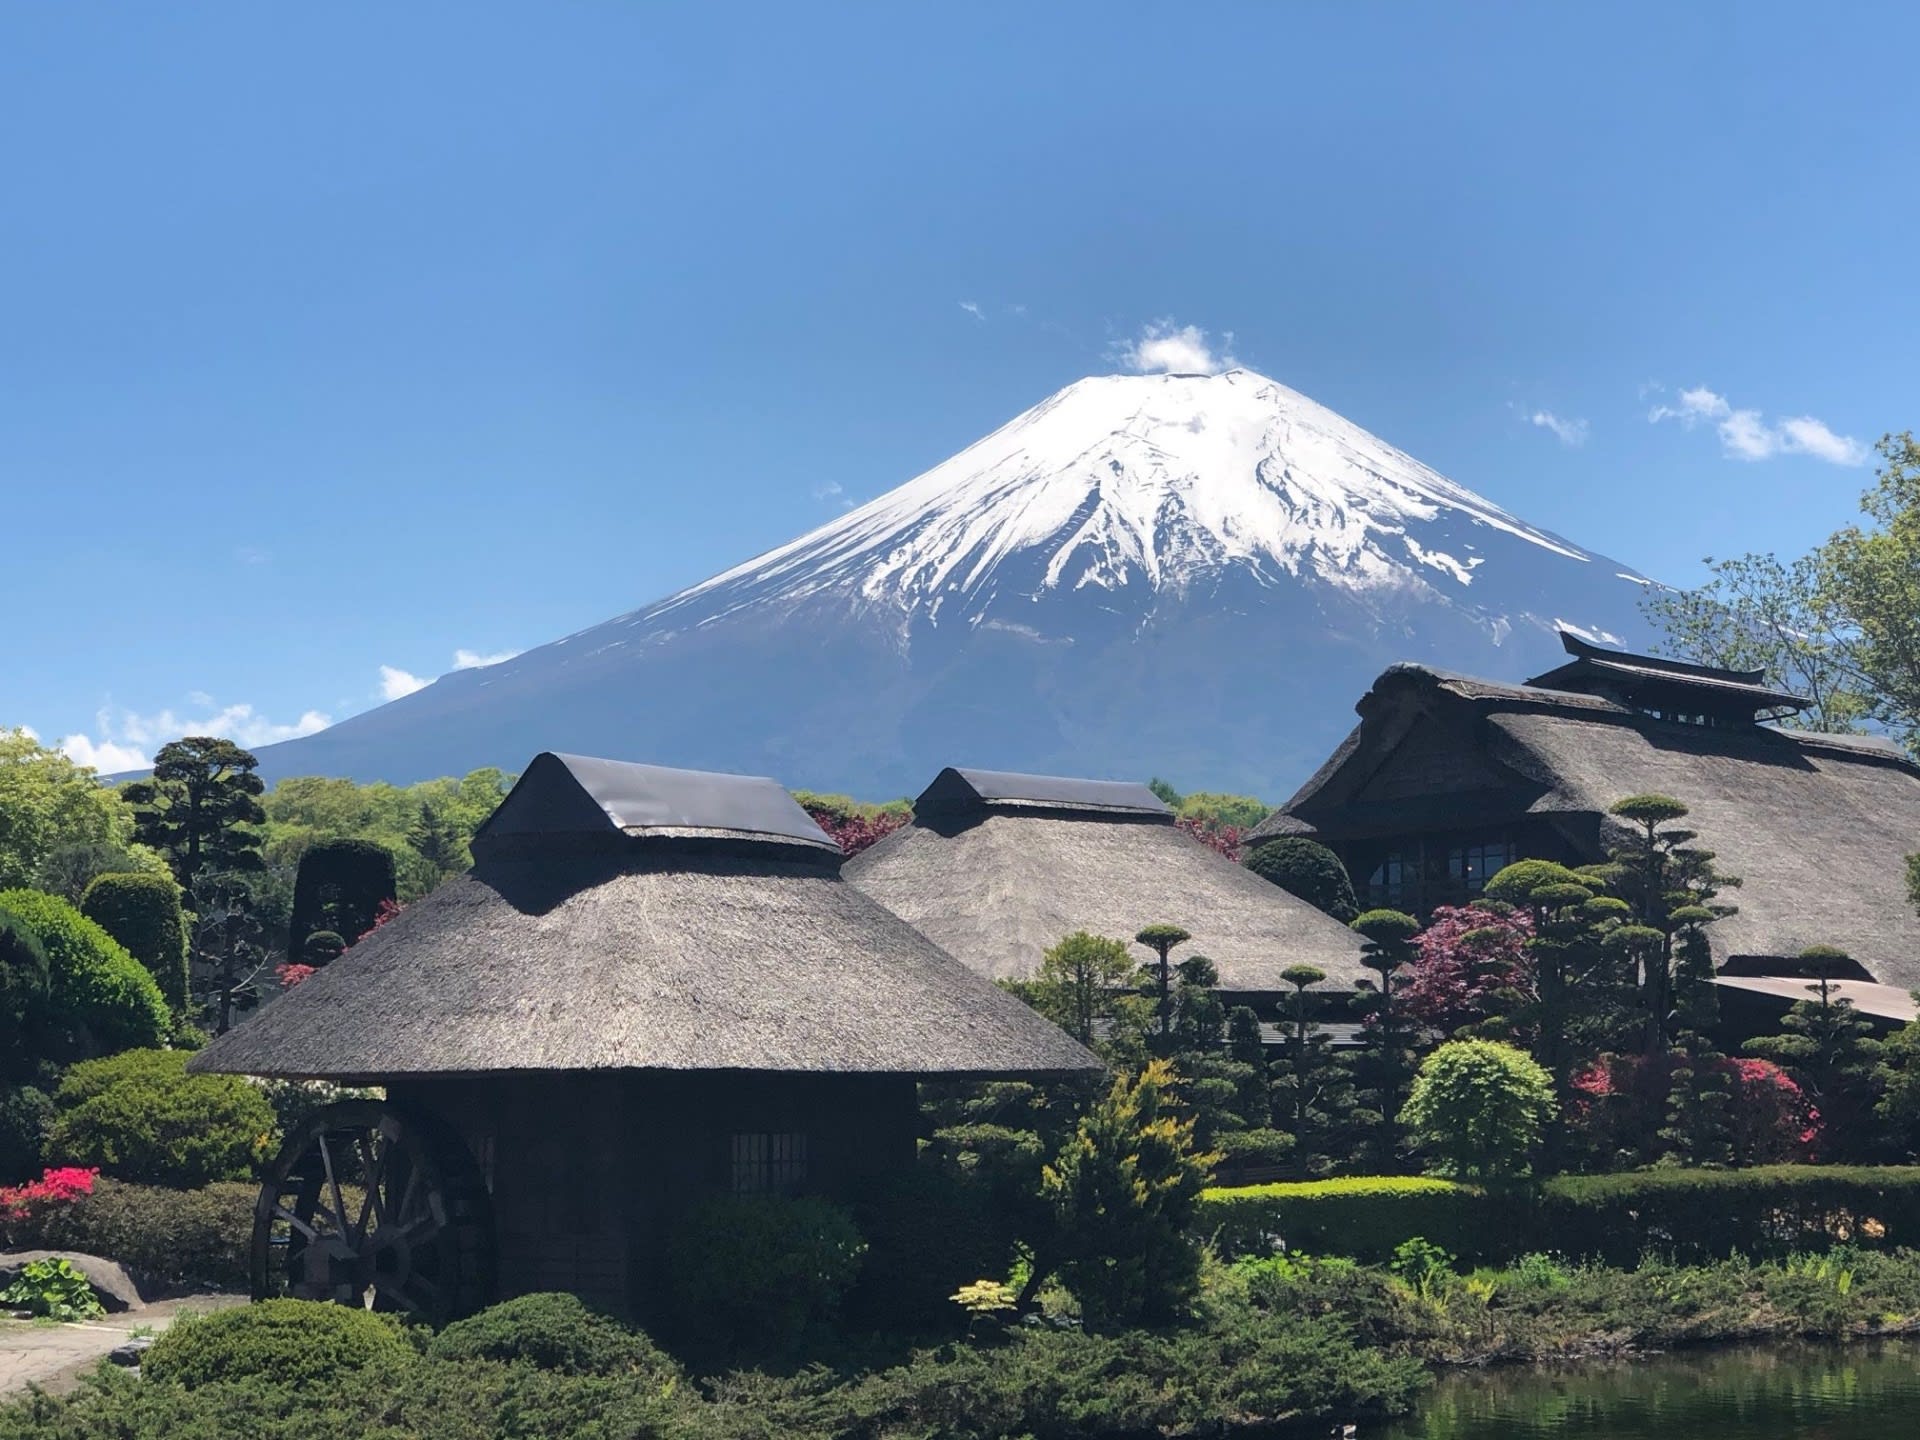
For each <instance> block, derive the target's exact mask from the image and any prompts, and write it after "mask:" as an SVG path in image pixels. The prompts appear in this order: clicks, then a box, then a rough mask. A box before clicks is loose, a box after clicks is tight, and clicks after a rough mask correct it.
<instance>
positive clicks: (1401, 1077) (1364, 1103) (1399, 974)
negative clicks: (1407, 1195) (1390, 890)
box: [1353, 910, 1420, 1168]
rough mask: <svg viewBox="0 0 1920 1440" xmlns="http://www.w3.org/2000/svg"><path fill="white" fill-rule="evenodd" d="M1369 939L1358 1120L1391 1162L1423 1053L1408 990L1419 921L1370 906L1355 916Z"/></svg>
mask: <svg viewBox="0 0 1920 1440" xmlns="http://www.w3.org/2000/svg"><path fill="white" fill-rule="evenodd" d="M1353 928H1354V930H1356V931H1357V932H1359V934H1360V935H1361V936H1362V937H1363V938H1364V939H1365V941H1366V948H1365V950H1364V951H1363V952H1362V954H1361V962H1360V963H1361V964H1363V965H1365V966H1366V967H1367V969H1368V970H1370V971H1372V972H1373V978H1372V979H1370V980H1362V981H1361V982H1360V993H1359V996H1358V997H1357V1007H1356V1008H1357V1009H1358V1010H1359V1012H1360V1015H1361V1018H1362V1020H1363V1022H1364V1024H1363V1026H1362V1028H1361V1032H1360V1055H1359V1058H1358V1060H1357V1062H1356V1064H1355V1067H1354V1070H1355V1076H1354V1078H1355V1079H1356V1080H1357V1081H1358V1082H1359V1092H1358V1097H1357V1098H1358V1100H1359V1104H1360V1108H1359V1110H1357V1111H1356V1112H1355V1115H1354V1119H1355V1122H1356V1123H1357V1124H1358V1125H1360V1126H1362V1127H1363V1128H1365V1129H1367V1130H1369V1131H1371V1134H1370V1136H1369V1137H1368V1141H1369V1143H1368V1148H1369V1150H1370V1152H1371V1155H1370V1158H1371V1159H1372V1161H1373V1163H1374V1164H1376V1165H1379V1166H1383V1167H1387V1168H1392V1167H1393V1166H1394V1165H1396V1164H1397V1163H1398V1160H1399V1155H1400V1109H1401V1107H1402V1106H1403V1105H1405V1104H1406V1101H1407V1091H1408V1087H1409V1086H1410V1085H1411V1084H1412V1083H1413V1074H1414V1069H1415V1067H1416V1065H1417V1064H1418V1063H1419V1061H1418V1057H1417V1056H1416V1055H1415V1054H1414V1036H1415V1030H1416V1027H1415V1024H1414V1021H1413V1017H1412V1015H1410V1014H1409V1013H1408V1007H1407V999H1406V996H1405V994H1404V991H1405V989H1406V987H1407V984H1408V982H1409V981H1410V980H1411V978H1412V965H1413V958H1414V950H1413V938H1414V936H1416V935H1418V934H1419V933H1420V922H1419V921H1418V920H1415V919H1414V918H1413V917H1412V916H1411V915H1407V914H1403V913H1402V912H1400V911H1398V910H1369V911H1367V912H1366V914H1364V915H1361V916H1359V917H1358V918H1356V919H1355V920H1354V922H1353Z"/></svg>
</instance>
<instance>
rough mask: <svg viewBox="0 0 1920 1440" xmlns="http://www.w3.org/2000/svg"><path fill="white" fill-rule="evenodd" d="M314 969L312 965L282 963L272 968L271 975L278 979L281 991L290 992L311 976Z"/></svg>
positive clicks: (292, 962) (293, 962) (291, 962)
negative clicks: (276, 976)
mask: <svg viewBox="0 0 1920 1440" xmlns="http://www.w3.org/2000/svg"><path fill="white" fill-rule="evenodd" d="M316 968H317V967H315V966H312V965H301V964H299V963H298V962H295V961H283V962H282V963H281V964H278V965H276V966H274V967H273V973H274V974H276V975H278V976H279V977H280V988H281V989H282V990H291V989H293V987H294V986H296V985H298V984H299V983H300V982H301V981H302V980H305V979H306V978H307V977H309V976H310V975H312V974H313V973H314V971H315V969H316Z"/></svg>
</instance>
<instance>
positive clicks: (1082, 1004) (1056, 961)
mask: <svg viewBox="0 0 1920 1440" xmlns="http://www.w3.org/2000/svg"><path fill="white" fill-rule="evenodd" d="M1138 985H1139V967H1138V966H1137V965H1135V964H1134V963H1133V954H1132V952H1131V951H1129V950H1128V949H1127V945H1126V942H1125V941H1124V940H1114V939H1110V938H1108V937H1107V936H1104V935H1095V934H1092V933H1091V932H1089V931H1086V930H1076V931H1074V932H1073V934H1071V935H1069V936H1067V937H1066V938H1065V939H1063V940H1061V942H1060V943H1059V944H1058V945H1055V946H1053V947H1052V948H1050V949H1049V950H1047V951H1046V952H1045V953H1044V954H1042V955H1041V957H1040V968H1039V969H1038V970H1036V971H1035V972H1034V975H1033V978H1032V979H1031V980H1027V981H1023V982H1021V983H1020V984H1018V985H1017V986H1014V987H1012V988H1013V989H1014V991H1015V993H1016V994H1018V995H1019V996H1020V997H1021V999H1023V1000H1025V1001H1026V1002H1027V1003H1028V1004H1029V1005H1031V1006H1033V1008H1034V1009H1036V1010H1038V1011H1039V1012H1040V1013H1041V1014H1042V1015H1044V1016H1046V1017H1047V1019H1049V1020H1051V1021H1053V1023H1054V1024H1056V1025H1058V1026H1059V1027H1060V1028H1061V1029H1062V1030H1065V1031H1066V1032H1067V1033H1068V1034H1069V1035H1071V1036H1073V1038H1074V1039H1076V1040H1078V1041H1079V1042H1080V1043H1081V1044H1082V1045H1086V1046H1093V1045H1094V1044H1095V1043H1096V1042H1097V1040H1099V1039H1100V1038H1103V1037H1101V1034H1100V1032H1101V1031H1102V1030H1103V1029H1109V1028H1110V1026H1111V1022H1112V1021H1113V1020H1114V1018H1115V1016H1116V1013H1117V1011H1116V1003H1117V1001H1118V1000H1120V999H1121V998H1122V997H1126V998H1134V997H1127V996H1126V992H1127V991H1128V990H1129V989H1137V988H1138ZM1105 1038H1111V1037H1105Z"/></svg>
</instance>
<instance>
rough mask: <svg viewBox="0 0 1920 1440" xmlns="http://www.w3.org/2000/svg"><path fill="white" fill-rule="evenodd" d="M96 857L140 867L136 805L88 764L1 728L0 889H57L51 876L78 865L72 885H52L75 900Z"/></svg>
mask: <svg viewBox="0 0 1920 1440" xmlns="http://www.w3.org/2000/svg"><path fill="white" fill-rule="evenodd" d="M145 858H146V860H147V861H151V859H152V857H151V856H150V855H149V856H146V857H145ZM94 864H97V865H99V866H100V867H101V868H104V869H108V870H137V869H142V868H145V866H144V864H143V863H142V862H141V860H140V859H139V858H138V856H137V853H136V851H135V850H134V848H133V812H132V811H131V810H129V809H128V808H127V805H126V803H125V802H124V801H123V800H122V799H121V797H120V795H119V793H118V792H116V791H114V790H111V789H109V788H107V787H106V786H104V785H102V784H101V783H100V779H99V776H98V775H96V774H95V773H94V771H93V770H92V769H91V768H89V767H88V766H85V765H77V764H75V763H74V762H73V761H72V760H71V759H69V758H68V757H67V756H66V755H64V754H62V753H61V752H60V751H58V750H55V749H53V748H52V747H50V746H46V745H42V744H41V743H40V742H39V740H37V739H36V738H34V736H33V735H32V734H31V733H29V732H28V731H25V730H19V729H0V890H11V889H21V888H25V887H29V886H31V887H34V888H37V889H46V888H55V887H53V886H51V885H50V882H52V881H54V880H57V879H62V878H67V876H68V875H69V874H70V872H72V871H75V870H81V871H84V872H85V873H82V874H81V875H80V876H79V884H78V886H77V887H73V888H68V886H66V885H60V886H58V887H57V890H58V893H60V894H62V895H64V896H66V898H68V899H78V898H79V891H80V888H84V886H85V884H86V882H87V880H90V879H91V878H92V877H93V875H94V874H96V873H98V871H96V870H88V869H86V867H87V866H89V865H94Z"/></svg>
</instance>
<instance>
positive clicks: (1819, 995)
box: [1746, 945, 1883, 1157]
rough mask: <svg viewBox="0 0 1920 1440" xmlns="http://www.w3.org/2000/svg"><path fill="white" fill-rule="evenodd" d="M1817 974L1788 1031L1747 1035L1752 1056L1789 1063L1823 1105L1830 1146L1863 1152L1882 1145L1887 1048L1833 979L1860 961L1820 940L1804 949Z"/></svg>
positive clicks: (1805, 962)
mask: <svg viewBox="0 0 1920 1440" xmlns="http://www.w3.org/2000/svg"><path fill="white" fill-rule="evenodd" d="M1800 963H1801V965H1802V966H1803V967H1804V968H1805V969H1806V971H1807V973H1808V974H1810V975H1811V976H1812V977H1813V979H1812V982H1811V983H1810V984H1809V985H1808V986H1807V995H1808V998H1807V999H1805V1000H1800V1001H1797V1002H1795V1004H1794V1006H1793V1008H1792V1009H1791V1010H1789V1011H1788V1012H1787V1013H1786V1015H1785V1016H1784V1017H1783V1018H1782V1019H1781V1021H1780V1027H1781V1030H1782V1032H1783V1033H1781V1034H1778V1035H1761V1036H1756V1037H1755V1038H1753V1039H1751V1040H1749V1041H1747V1044H1746V1050H1747V1053H1748V1054H1749V1055H1758V1056H1759V1057H1760V1058H1761V1059H1763V1060H1771V1061H1773V1062H1774V1063H1775V1064H1777V1065H1779V1066H1781V1067H1782V1068H1783V1069H1785V1070H1786V1071H1787V1072H1788V1073H1789V1074H1790V1075H1792V1077H1793V1078H1794V1080H1796V1081H1797V1082H1798V1083H1799V1085H1800V1088H1801V1089H1803V1090H1804V1091H1806V1093H1807V1096H1808V1098H1809V1099H1810V1100H1811V1101H1812V1102H1813V1104H1814V1107H1815V1108H1816V1109H1817V1110H1819V1112H1820V1118H1821V1121H1822V1124H1823V1134H1824V1135H1825V1137H1826V1144H1827V1145H1828V1146H1829V1147H1831V1148H1833V1149H1835V1150H1837V1151H1838V1152H1840V1153H1841V1154H1843V1155H1846V1156H1849V1157H1857V1156H1860V1155H1863V1154H1867V1153H1870V1152H1871V1151H1872V1150H1873V1149H1874V1148H1875V1136H1874V1133H1873V1131H1872V1129H1871V1122H1872V1116H1873V1109H1872V1106H1873V1086H1874V1081H1875V1069H1876V1066H1877V1065H1878V1063H1879V1061H1880V1058H1881V1052H1882V1049H1883V1045H1882V1042H1881V1041H1879V1040H1876V1039H1874V1038H1873V1026H1872V1025H1871V1024H1870V1023H1869V1022H1868V1020H1867V1019H1866V1017H1865V1016H1863V1015H1861V1014H1860V1012H1859V1011H1857V1010H1855V1009H1854V1006H1853V1001H1851V1000H1849V999H1847V998H1845V997H1844V996H1843V995H1841V994H1840V992H1839V991H1838V990H1836V989H1835V988H1834V984H1833V982H1834V981H1835V980H1836V979H1837V978H1839V976H1840V975H1841V974H1842V972H1844V971H1845V970H1846V969H1847V968H1848V966H1850V965H1851V964H1852V961H1851V960H1850V959H1849V957H1848V956H1847V954H1846V952H1845V951H1842V950H1836V949H1835V948H1834V947H1832V946H1831V945H1815V946H1813V947H1812V948H1811V949H1808V950H1804V951H1802V952H1801V954H1800Z"/></svg>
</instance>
